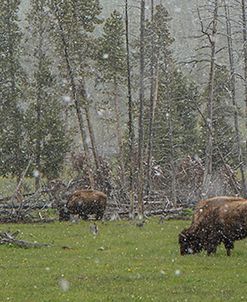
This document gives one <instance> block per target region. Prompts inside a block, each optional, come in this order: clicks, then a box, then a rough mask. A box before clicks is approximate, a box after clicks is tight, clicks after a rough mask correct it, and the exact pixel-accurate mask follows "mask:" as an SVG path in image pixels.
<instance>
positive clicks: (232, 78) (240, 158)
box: [224, 0, 247, 196]
mask: <svg viewBox="0 0 247 302" xmlns="http://www.w3.org/2000/svg"><path fill="white" fill-rule="evenodd" d="M224 11H225V19H226V33H227V46H228V57H229V67H230V97H231V101H232V106H233V110H234V112H233V121H234V128H235V136H236V145H237V154H238V161H239V170H240V175H241V184H242V195H243V196H246V195H247V188H246V179H245V173H244V157H243V152H242V146H241V137H240V127H239V113H238V104H237V100H236V72H235V58H234V49H233V35H232V22H231V14H230V6H229V4H228V3H227V2H226V1H225V0H224Z"/></svg>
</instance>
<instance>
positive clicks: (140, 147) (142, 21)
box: [138, 0, 145, 217]
mask: <svg viewBox="0 0 247 302" xmlns="http://www.w3.org/2000/svg"><path fill="white" fill-rule="evenodd" d="M144 26H145V0H141V15H140V90H139V101H140V103H139V125H138V214H139V217H142V216H143V212H144V208H143V186H144V173H143V140H144V134H143V102H144Z"/></svg>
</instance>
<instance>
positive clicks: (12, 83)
mask: <svg viewBox="0 0 247 302" xmlns="http://www.w3.org/2000/svg"><path fill="white" fill-rule="evenodd" d="M19 5H20V1H19V0H8V1H1V2H0V12H1V13H0V58H1V60H0V79H1V80H0V99H1V102H0V115H1V120H0V154H1V160H0V171H1V174H2V175H8V174H10V175H12V176H17V179H20V177H21V174H22V171H23V170H24V169H25V167H26V166H27V162H28V160H29V155H30V152H29V150H28V149H27V144H26V132H25V129H24V120H25V109H26V104H25V97H24V94H23V85H24V83H25V81H24V72H23V70H22V67H21V64H20V57H21V47H20V43H21V38H22V33H21V31H20V29H19V27H18V9H19Z"/></svg>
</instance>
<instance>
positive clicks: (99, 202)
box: [59, 190, 107, 220]
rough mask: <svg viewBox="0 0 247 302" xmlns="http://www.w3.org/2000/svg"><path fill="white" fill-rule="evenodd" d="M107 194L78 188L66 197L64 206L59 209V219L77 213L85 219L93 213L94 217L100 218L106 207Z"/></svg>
mask: <svg viewBox="0 0 247 302" xmlns="http://www.w3.org/2000/svg"><path fill="white" fill-rule="evenodd" d="M106 203H107V196H106V195H105V194H104V193H103V192H100V191H94V190H78V191H75V192H74V193H73V194H72V195H71V196H70V197H69V199H68V202H67V203H66V206H65V207H64V208H62V209H61V210H60V213H59V218H60V220H69V216H70V214H73V215H79V216H80V217H81V218H82V219H87V218H88V215H93V214H94V215H95V218H96V219H97V220H98V219H102V218H103V215H104V211H105V208H106Z"/></svg>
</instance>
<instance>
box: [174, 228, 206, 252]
mask: <svg viewBox="0 0 247 302" xmlns="http://www.w3.org/2000/svg"><path fill="white" fill-rule="evenodd" d="M178 242H179V244H180V254H181V255H182V256H183V255H186V254H196V253H199V252H200V251H201V250H202V245H201V242H200V240H199V238H198V237H197V236H196V235H195V234H194V233H193V232H190V231H189V230H184V231H182V232H181V233H180V234H179V239H178Z"/></svg>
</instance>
